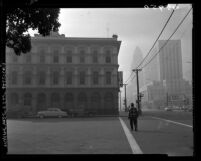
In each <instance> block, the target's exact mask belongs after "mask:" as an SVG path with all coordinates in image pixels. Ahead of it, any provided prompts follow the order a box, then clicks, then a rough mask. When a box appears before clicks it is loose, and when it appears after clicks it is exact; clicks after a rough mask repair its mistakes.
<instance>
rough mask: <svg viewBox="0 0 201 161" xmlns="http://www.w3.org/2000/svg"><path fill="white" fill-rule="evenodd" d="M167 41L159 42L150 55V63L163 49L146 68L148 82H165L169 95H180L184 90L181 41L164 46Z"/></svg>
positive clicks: (170, 42)
mask: <svg viewBox="0 0 201 161" xmlns="http://www.w3.org/2000/svg"><path fill="white" fill-rule="evenodd" d="M166 41H167V40H159V41H158V43H157V45H156V47H155V48H154V49H153V50H152V52H151V53H150V56H149V58H148V59H147V60H148V61H149V60H150V58H152V57H153V56H154V55H155V54H156V53H157V52H158V51H159V50H160V49H161V50H160V52H159V54H158V55H157V56H156V57H155V58H154V59H153V60H152V61H151V62H150V63H149V64H148V65H147V66H146V68H145V71H146V80H148V81H153V80H155V81H163V82H164V81H165V82H166V87H167V88H166V89H167V92H168V93H170V94H179V93H181V92H182V88H183V72H182V55H181V41H180V40H169V42H168V43H167V44H166V45H165V46H164V44H165V43H166ZM163 46H164V47H163ZM148 61H147V62H148Z"/></svg>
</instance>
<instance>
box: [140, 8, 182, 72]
mask: <svg viewBox="0 0 201 161" xmlns="http://www.w3.org/2000/svg"><path fill="white" fill-rule="evenodd" d="M177 5H178V4H176V5H175V8H174V9H173V11H172V13H171V14H170V16H169V18H168V19H167V21H166V23H165V25H164V26H163V28H162V30H161V32H160V34H159V35H158V37H157V39H156V40H155V42H154V44H153V45H152V47H151V49H150V50H149V52H148V53H147V55H146V56H145V57H144V58H143V60H142V61H141V62H140V64H139V65H138V66H137V67H136V69H137V68H138V67H139V66H140V65H141V64H142V63H143V62H144V61H145V59H146V58H147V57H148V55H149V54H150V52H151V50H152V49H153V48H154V46H155V44H156V43H157V41H158V39H159V38H160V36H161V35H162V33H163V31H164V30H165V28H166V26H167V24H168V22H169V21H170V18H171V17H172V15H173V13H174V11H175V9H176V7H177Z"/></svg>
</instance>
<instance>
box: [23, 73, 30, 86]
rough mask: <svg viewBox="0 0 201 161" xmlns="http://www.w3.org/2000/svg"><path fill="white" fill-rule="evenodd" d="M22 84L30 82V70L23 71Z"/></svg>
mask: <svg viewBox="0 0 201 161" xmlns="http://www.w3.org/2000/svg"><path fill="white" fill-rule="evenodd" d="M24 84H25V85H28V84H31V72H30V71H26V72H25V73H24Z"/></svg>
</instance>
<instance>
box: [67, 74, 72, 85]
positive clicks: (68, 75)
mask: <svg viewBox="0 0 201 161" xmlns="http://www.w3.org/2000/svg"><path fill="white" fill-rule="evenodd" d="M72 83H73V72H72V71H67V72H66V84H68V85H69V84H72Z"/></svg>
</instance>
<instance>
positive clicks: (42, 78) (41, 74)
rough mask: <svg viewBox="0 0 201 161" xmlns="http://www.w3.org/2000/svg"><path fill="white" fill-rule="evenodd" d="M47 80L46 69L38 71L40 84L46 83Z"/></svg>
mask: <svg viewBox="0 0 201 161" xmlns="http://www.w3.org/2000/svg"><path fill="white" fill-rule="evenodd" d="M45 80H46V73H45V72H44V71H39V73H38V84H39V85H44V84H45Z"/></svg>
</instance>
